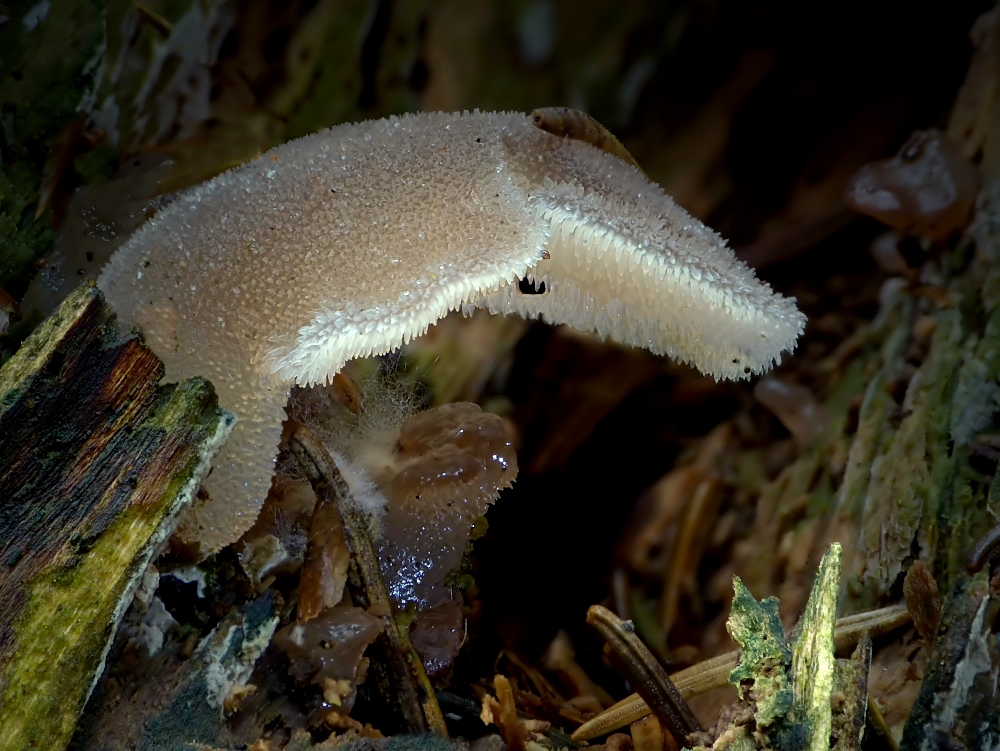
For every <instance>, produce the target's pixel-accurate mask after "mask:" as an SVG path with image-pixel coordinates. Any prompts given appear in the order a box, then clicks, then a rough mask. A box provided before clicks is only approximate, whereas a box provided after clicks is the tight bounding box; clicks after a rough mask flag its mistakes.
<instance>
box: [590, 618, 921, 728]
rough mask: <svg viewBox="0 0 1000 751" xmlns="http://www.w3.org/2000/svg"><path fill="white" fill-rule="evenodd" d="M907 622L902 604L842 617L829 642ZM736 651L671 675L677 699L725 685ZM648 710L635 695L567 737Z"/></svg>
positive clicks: (847, 641)
mask: <svg viewBox="0 0 1000 751" xmlns="http://www.w3.org/2000/svg"><path fill="white" fill-rule="evenodd" d="M909 622H910V613H909V611H908V610H907V607H906V605H905V604H899V605H890V606H889V607H885V608H879V609H877V610H870V611H868V612H865V613H856V614H855V615H849V616H845V617H844V618H840V619H838V620H837V627H836V629H835V630H834V632H833V638H834V641H835V642H836V645H837V648H838V649H844V648H846V647H852V646H854V645H855V644H856V643H857V642H858V640H859V639H860V638H862V636H863V635H864V634H868V635H870V636H873V637H874V636H880V635H882V634H886V633H889V632H890V631H894V630H895V629H897V628H899V627H901V626H903V625H905V624H907V623H909ZM739 660H740V651H739V650H738V649H737V650H733V651H732V652H725V653H723V654H721V655H718V656H717V657H712V658H710V659H708V660H703V661H702V662H699V663H697V664H695V665H692V666H691V667H689V668H684V669H683V670H679V671H677V672H676V673H671V675H670V680H671V681H673V683H674V685H675V686H677V690H678V691H680V694H681V696H683V697H684V698H685V699H689V698H691V697H692V696H697V695H698V694H703V693H705V692H706V691H710V690H712V689H713V688H719V687H721V686H726V685H728V684H729V675H730V673H732V672H733V670H735V669H736V666H737V665H738V664H739ZM651 711H652V710H650V708H649V705H648V704H646V702H645V700H643V698H642V697H641V696H639V694H632V695H631V696H628V697H626V698H624V699H622V700H621V701H620V702H618V703H617V704H614V705H613V706H610V707H608V708H607V709H606V710H604V711H603V712H602V713H601V714H599V715H597V717H593V718H591V719H590V720H587V722H585V723H584V724H583V725H581V726H580V727H578V728H577V729H576V730H575V731H574V732H573V735H572V736H571V737H572V739H573V740H574V741H576V742H577V743H580V742H582V741H588V740H591V739H592V738H597V737H598V736H601V735H607V734H608V733H611V732H613V731H615V730H618V729H619V728H623V727H626V726H628V725H630V724H632V723H635V722H638V721H639V720H641V719H642V718H644V717H648V716H649V715H650V713H651Z"/></svg>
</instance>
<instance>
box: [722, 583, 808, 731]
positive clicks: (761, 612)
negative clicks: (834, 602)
mask: <svg viewBox="0 0 1000 751" xmlns="http://www.w3.org/2000/svg"><path fill="white" fill-rule="evenodd" d="M733 590H734V591H735V594H734V596H733V607H732V612H731V613H730V615H729V621H728V622H727V623H726V629H727V630H728V631H729V634H730V636H732V637H733V640H734V641H735V642H736V643H737V644H739V645H740V663H739V665H738V666H737V667H736V669H735V670H734V671H733V672H732V673H731V674H730V675H729V682H730V683H732V684H733V685H734V686H736V688H737V690H738V691H739V693H740V698H741V699H742V698H743V697H744V694H743V691H744V689H745V688H748V687H749V688H751V690H750V691H749V692H748V695H749V698H750V699H751V700H752V701H753V702H754V704H755V705H756V711H755V712H754V718H755V719H756V721H757V725H758V727H761V728H766V727H768V726H770V725H772V724H773V723H774V722H775V721H777V720H779V719H780V718H782V717H784V716H786V715H787V714H788V712H789V710H790V709H791V707H792V683H791V679H790V677H789V675H788V670H789V668H790V667H791V663H792V651H791V649H790V648H789V646H788V643H787V642H786V641H785V630H784V628H783V627H782V625H781V616H780V615H779V613H778V600H777V598H775V597H769V598H768V599H766V600H763V601H762V602H757V600H755V599H754V597H753V595H752V594H750V590H748V589H747V588H746V587H745V586H744V585H743V582H742V581H740V578H739V577H733Z"/></svg>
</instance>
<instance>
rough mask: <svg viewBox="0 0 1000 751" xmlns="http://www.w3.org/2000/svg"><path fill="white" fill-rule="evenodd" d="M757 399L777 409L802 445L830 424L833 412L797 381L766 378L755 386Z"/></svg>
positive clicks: (781, 418)
mask: <svg viewBox="0 0 1000 751" xmlns="http://www.w3.org/2000/svg"><path fill="white" fill-rule="evenodd" d="M753 395H754V398H755V399H756V400H757V401H758V402H760V403H761V404H763V405H764V406H765V407H767V408H768V409H769V410H771V411H772V412H774V414H775V415H776V416H777V418H778V419H779V420H781V424H782V425H784V426H785V427H786V428H787V429H788V432H789V433H791V434H792V437H794V438H795V440H796V441H797V442H798V443H799V444H800V445H802V446H808V445H810V444H812V443H813V442H814V441H815V440H816V439H817V438H818V437H819V435H820V434H821V433H822V432H823V431H824V430H826V428H827V426H828V425H829V424H830V415H829V414H827V411H826V410H825V409H823V406H822V405H821V404H820V403H819V402H817V401H816V397H815V396H813V393H812V392H811V391H810V390H809V389H807V388H806V387H805V386H802V385H801V384H798V383H786V382H785V381H782V380H780V379H778V378H771V377H768V378H763V379H761V380H760V381H758V382H757V385H755V386H754V387H753Z"/></svg>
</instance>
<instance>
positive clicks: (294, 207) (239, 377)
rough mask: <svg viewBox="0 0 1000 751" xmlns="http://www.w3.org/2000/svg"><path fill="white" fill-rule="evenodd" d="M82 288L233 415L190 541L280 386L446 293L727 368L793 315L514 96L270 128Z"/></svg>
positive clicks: (708, 236) (386, 331)
mask: <svg viewBox="0 0 1000 751" xmlns="http://www.w3.org/2000/svg"><path fill="white" fill-rule="evenodd" d="M98 285H99V287H100V288H101V289H102V290H103V291H104V293H105V294H106V296H107V298H108V300H109V301H110V302H111V303H112V304H113V305H114V306H115V307H116V308H117V310H118V313H119V315H120V316H121V317H123V318H124V319H125V320H127V321H129V322H131V323H133V324H136V325H138V326H139V327H141V329H142V331H143V333H144V334H145V337H146V340H147V343H148V344H149V346H150V347H151V348H152V349H153V351H154V352H156V353H157V354H158V355H159V356H160V357H161V358H162V359H163V361H164V363H165V364H166V369H167V377H168V378H169V379H171V380H180V379H185V378H189V377H191V376H204V377H206V378H209V379H210V380H211V381H212V382H213V383H214V384H215V387H216V389H217V391H218V394H219V402H220V404H221V405H222V406H223V407H226V408H227V409H229V410H231V411H233V412H234V413H235V414H236V415H237V417H238V418H239V422H238V424H237V426H236V428H235V429H234V430H233V433H232V436H231V437H230V439H229V441H228V443H227V444H226V446H225V448H224V449H223V450H222V451H221V452H220V453H219V455H218V456H217V457H216V460H215V462H214V465H213V471H212V474H211V475H210V476H209V477H208V478H207V479H206V480H205V488H206V489H207V491H208V500H206V501H203V502H200V503H199V504H198V505H196V506H194V507H193V508H192V509H191V510H190V511H189V512H188V514H187V517H186V519H185V521H184V525H183V535H184V537H186V538H187V539H188V540H189V541H197V542H199V543H200V545H201V549H202V551H203V552H205V553H209V552H212V551H214V550H218V549H219V548H221V547H222V546H224V545H226V544H228V543H230V542H232V541H233V540H235V539H237V538H238V537H239V536H240V535H241V534H242V533H243V532H244V531H246V530H247V529H248V528H249V527H250V526H251V525H252V524H253V523H254V520H255V518H256V516H257V514H258V512H259V510H260V507H261V505H262V503H263V502H264V499H265V497H266V496H267V491H268V487H269V485H270V482H271V474H272V472H273V469H274V462H275V456H276V454H277V448H278V442H279V439H280V434H281V423H282V420H283V418H284V416H285V412H284V408H285V404H286V401H287V399H288V395H289V390H290V389H291V387H292V386H293V385H295V384H300V385H311V384H317V383H323V382H326V381H329V380H330V379H332V378H333V376H334V375H335V374H336V373H337V372H338V371H339V370H340V369H341V367H342V366H343V365H344V363H346V362H347V361H348V360H350V359H351V358H355V357H364V356H368V355H373V354H382V353H385V352H388V351H389V350H391V349H394V348H396V347H399V346H400V345H402V344H404V343H405V342H408V341H409V340H410V339H412V338H413V337H416V336H420V335H421V334H423V333H424V332H425V331H427V328H428V327H429V326H430V325H431V324H433V323H434V322H435V321H437V320H439V319H440V318H442V317H444V316H445V315H447V314H448V312H449V311H452V310H462V311H463V312H471V311H472V310H473V309H474V308H485V309H488V310H490V311H491V312H493V313H505V314H508V313H518V314H521V315H523V316H527V317H536V318H539V317H540V318H544V319H545V320H546V321H548V322H550V323H553V324H568V325H570V326H573V327H574V328H578V329H582V330H585V331H593V332H596V333H597V334H599V335H601V336H604V337H610V338H611V339H614V340H616V341H618V342H622V343H624V344H631V345H633V346H639V347H645V348H647V349H649V350H651V351H653V352H655V353H659V354H665V355H669V356H671V357H673V358H675V359H677V360H681V361H684V362H688V363H691V364H692V365H694V366H695V367H697V368H699V369H700V370H702V371H704V372H706V373H709V374H711V375H713V376H715V377H717V378H746V377H749V376H750V375H751V374H754V373H760V372H763V371H765V370H767V369H768V368H770V367H771V365H772V364H773V363H775V362H776V361H778V360H779V359H780V356H781V353H782V351H784V350H789V349H791V348H792V347H793V345H794V343H795V341H796V339H797V338H798V336H799V334H800V333H801V332H802V329H803V326H804V322H805V318H804V316H803V315H802V314H801V313H800V312H799V311H798V310H797V308H796V306H795V303H794V301H793V300H791V299H787V298H784V297H782V296H781V295H778V294H775V293H773V292H772V290H771V289H770V287H769V286H768V285H766V284H762V283H761V282H759V281H758V280H757V279H756V278H755V277H754V274H753V272H752V271H751V270H750V269H749V268H748V267H747V266H746V265H745V264H744V263H742V262H740V261H738V260H737V259H736V258H735V256H734V255H733V253H732V251H731V250H730V249H728V248H727V247H726V245H725V242H724V241H723V240H722V239H721V238H720V237H719V235H717V234H716V233H715V232H713V231H712V230H711V229H709V228H707V227H705V226H704V225H703V224H702V223H701V222H699V221H698V220H696V219H694V218H692V217H691V216H690V215H689V214H687V212H685V211H684V210H683V209H681V208H680V207H678V206H677V205H676V204H675V203H674V202H673V201H672V200H671V199H670V198H669V197H668V196H667V195H665V194H664V193H663V191H662V190H661V189H660V188H659V186H657V185H656V184H654V183H651V182H649V180H648V179H647V178H646V177H645V176H644V175H643V174H642V173H641V172H640V171H639V170H637V169H636V168H635V167H633V166H631V165H629V164H626V163H625V162H623V161H622V160H621V159H619V158H617V157H616V156H614V155H612V154H609V153H607V152H605V151H602V150H601V149H599V148H597V147H595V146H593V145H591V144H589V143H586V142H584V141H581V140H577V139H572V138H560V137H558V136H556V135H553V134H551V133H548V132H546V131H544V130H542V129H540V128H537V127H535V126H534V125H533V123H532V120H531V118H530V117H529V116H527V115H524V114H519V113H480V112H474V113H463V114H443V113H427V114H419V115H407V116H404V117H393V118H389V119H385V120H377V121H371V122H364V123H358V124H353V125H342V126H338V127H336V128H332V129H330V130H326V131H323V132H321V133H317V134H314V135H311V136H307V137H305V138H302V139H299V140H296V141H292V142H290V143H286V144H284V145H283V146H279V147H278V148H276V149H273V150H272V151H270V152H268V153H266V154H264V155H263V156H261V157H260V158H259V159H257V160H256V161H254V162H251V163H249V164H247V165H244V166H243V167H240V168H238V169H235V170H232V171H230V172H227V173H225V174H223V175H220V176H218V177H216V178H215V179H213V180H210V181H209V182H207V183H205V184H203V185H201V186H197V187H195V188H193V189H191V190H190V191H188V192H186V193H184V194H182V195H181V196H179V197H178V198H177V200H175V201H174V202H173V203H172V204H171V205H170V206H169V207H167V208H166V209H164V210H163V211H161V212H160V213H158V214H157V215H156V216H155V217H154V218H153V219H152V220H150V221H149V222H148V223H147V224H146V225H145V226H143V227H142V228H141V229H140V230H138V231H137V232H136V234H135V235H134V236H133V237H132V238H131V239H130V240H129V241H128V242H127V243H126V244H125V245H123V246H122V247H121V248H120V249H119V250H118V251H117V252H116V253H115V255H114V256H113V257H112V259H111V261H110V262H109V264H108V266H107V267H106V268H105V269H104V271H103V272H102V274H101V276H100V278H99V280H98Z"/></svg>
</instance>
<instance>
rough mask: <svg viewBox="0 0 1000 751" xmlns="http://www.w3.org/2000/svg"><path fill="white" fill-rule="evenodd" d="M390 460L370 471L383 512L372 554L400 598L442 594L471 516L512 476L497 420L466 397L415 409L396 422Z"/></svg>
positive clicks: (512, 459) (509, 450)
mask: <svg viewBox="0 0 1000 751" xmlns="http://www.w3.org/2000/svg"><path fill="white" fill-rule="evenodd" d="M391 462H392V464H391V465H390V466H387V467H386V468H385V469H384V470H383V471H382V472H381V473H380V474H379V475H378V476H377V477H376V480H377V482H378V486H379V488H380V489H381V490H382V492H383V493H384V494H385V498H386V502H387V505H386V513H385V520H384V522H383V536H382V543H381V548H380V550H379V561H380V564H381V568H382V573H383V576H384V577H385V578H386V586H387V587H388V589H389V594H390V596H391V597H392V598H393V599H394V600H395V601H396V602H397V604H399V605H401V606H406V605H408V604H410V603H413V604H416V605H417V606H418V608H419V609H421V610H423V609H427V608H431V607H434V606H436V605H438V604H440V603H441V602H443V601H445V600H446V599H448V598H449V596H450V595H449V590H448V588H447V586H446V584H445V579H446V577H447V576H448V574H450V573H451V572H452V571H454V570H455V569H456V568H458V566H459V564H460V563H461V560H462V554H463V553H464V552H465V548H466V546H467V545H468V543H469V535H470V533H471V531H472V525H473V523H474V522H475V520H476V519H478V518H479V517H481V516H482V515H483V514H485V513H486V509H487V508H488V507H489V505H490V504H491V503H493V501H495V500H496V499H497V497H498V496H499V494H500V491H501V490H502V489H503V488H506V487H509V486H510V484H511V483H512V482H513V480H514V478H515V477H516V476H517V455H516V453H515V451H514V447H513V445H512V443H511V440H510V436H509V435H508V433H507V429H506V427H505V426H504V422H503V420H502V419H501V418H499V417H497V416H496V415H491V414H487V413H484V412H483V411H482V410H481V409H480V408H479V406H478V405H475V404H470V403H467V402H459V403H457V404H446V405H444V406H441V407H436V408H434V409H429V410H427V411H426V412H420V413H418V414H416V415H414V416H413V417H411V418H410V419H409V420H407V421H406V422H405V423H403V425H402V426H401V428H400V431H399V441H398V450H397V451H396V452H395V454H393V455H392V457H391Z"/></svg>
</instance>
